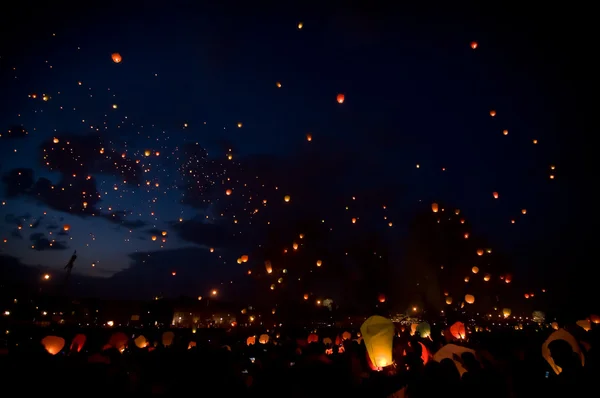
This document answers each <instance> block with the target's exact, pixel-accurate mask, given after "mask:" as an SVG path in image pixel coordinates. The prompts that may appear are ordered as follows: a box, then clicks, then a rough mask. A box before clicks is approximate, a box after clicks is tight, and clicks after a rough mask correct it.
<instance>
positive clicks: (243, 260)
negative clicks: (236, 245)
mask: <svg viewBox="0 0 600 398" xmlns="http://www.w3.org/2000/svg"><path fill="white" fill-rule="evenodd" d="M241 259H242V262H243V263H247V262H248V255H246V254H244V255H243V256H242V257H241Z"/></svg>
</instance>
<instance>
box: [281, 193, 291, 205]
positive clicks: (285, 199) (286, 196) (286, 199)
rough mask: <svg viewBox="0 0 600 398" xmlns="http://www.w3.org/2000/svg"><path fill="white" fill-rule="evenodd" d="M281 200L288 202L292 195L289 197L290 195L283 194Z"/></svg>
mask: <svg viewBox="0 0 600 398" xmlns="http://www.w3.org/2000/svg"><path fill="white" fill-rule="evenodd" d="M283 200H284V201H285V202H286V203H287V202H289V201H290V200H292V197H291V196H290V195H285V196H284V197H283Z"/></svg>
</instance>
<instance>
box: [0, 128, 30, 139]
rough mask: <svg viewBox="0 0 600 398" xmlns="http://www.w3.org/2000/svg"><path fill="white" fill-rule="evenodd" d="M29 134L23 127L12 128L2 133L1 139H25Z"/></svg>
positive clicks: (0, 134)
mask: <svg viewBox="0 0 600 398" xmlns="http://www.w3.org/2000/svg"><path fill="white" fill-rule="evenodd" d="M27 135H29V132H28V131H27V129H25V127H23V126H17V125H14V126H10V127H9V128H8V129H6V130H5V131H3V132H2V133H0V139H12V138H25V137H27Z"/></svg>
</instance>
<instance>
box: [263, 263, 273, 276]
mask: <svg viewBox="0 0 600 398" xmlns="http://www.w3.org/2000/svg"><path fill="white" fill-rule="evenodd" d="M265 270H266V271H267V274H270V273H272V272H273V266H272V265H271V262H270V261H269V260H267V261H265Z"/></svg>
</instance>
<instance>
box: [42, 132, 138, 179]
mask: <svg viewBox="0 0 600 398" xmlns="http://www.w3.org/2000/svg"><path fill="white" fill-rule="evenodd" d="M56 139H57V140H58V142H57V143H54V140H49V141H46V142H44V143H43V144H42V147H41V149H42V159H41V164H42V166H44V167H46V168H48V169H49V170H52V171H60V172H61V173H63V175H64V176H72V175H77V176H79V175H81V176H83V177H84V178H85V177H86V176H90V175H94V174H105V175H111V176H118V177H119V178H121V179H123V181H126V182H127V184H134V185H137V184H139V183H140V182H141V176H142V171H141V168H140V166H139V165H138V164H137V163H136V161H135V160H134V159H131V158H129V157H123V156H122V154H120V153H118V152H117V151H116V150H114V149H112V148H111V145H110V144H109V142H104V141H103V139H102V137H101V136H97V135H87V136H81V135H60V136H56Z"/></svg>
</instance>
